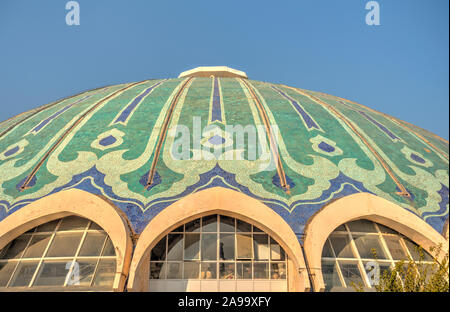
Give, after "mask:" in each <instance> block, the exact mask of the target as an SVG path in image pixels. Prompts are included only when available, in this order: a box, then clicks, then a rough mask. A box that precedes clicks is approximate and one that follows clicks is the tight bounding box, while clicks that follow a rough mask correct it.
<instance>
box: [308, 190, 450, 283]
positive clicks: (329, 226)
mask: <svg viewBox="0 0 450 312" xmlns="http://www.w3.org/2000/svg"><path fill="white" fill-rule="evenodd" d="M358 219H367V220H371V221H374V222H377V223H380V224H383V225H385V226H388V227H390V228H392V229H394V230H396V231H397V232H399V233H401V234H403V235H405V236H406V237H408V238H409V239H411V240H412V241H414V242H415V243H416V244H418V245H419V246H422V248H424V249H425V250H427V251H428V252H430V247H433V246H437V245H439V244H442V246H443V250H444V251H443V253H444V252H446V251H448V241H447V240H446V239H445V238H444V237H443V236H442V235H441V234H440V233H438V232H437V231H436V230H435V229H434V228H432V227H431V226H430V225H429V224H428V223H426V222H425V221H424V220H422V219H421V218H420V217H418V216H417V215H415V214H414V213H412V212H410V211H408V210H406V209H404V208H402V207H400V206H398V205H396V204H394V203H392V202H390V201H388V200H386V199H384V198H381V197H378V196H375V195H372V194H369V193H357V194H352V195H349V196H346V197H343V198H340V199H338V200H336V201H333V202H331V203H330V204H328V205H326V206H325V207H323V208H322V209H321V210H319V211H318V212H317V213H316V214H315V215H313V216H312V217H311V218H310V220H309V221H308V223H307V225H306V227H305V236H306V237H305V244H304V250H305V257H306V259H307V260H308V264H309V267H310V270H311V272H312V275H313V284H314V289H315V290H316V291H324V290H325V284H324V281H323V276H322V264H321V262H322V261H321V258H322V250H323V246H324V244H325V241H326V239H327V238H328V236H329V235H330V234H331V232H333V231H334V229H336V228H337V227H338V226H339V225H341V224H343V223H346V222H349V221H353V220H358ZM443 253H442V255H443Z"/></svg>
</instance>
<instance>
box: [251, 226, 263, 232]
mask: <svg viewBox="0 0 450 312" xmlns="http://www.w3.org/2000/svg"><path fill="white" fill-rule="evenodd" d="M253 232H261V233H263V230H261V229H260V228H257V227H256V226H253Z"/></svg>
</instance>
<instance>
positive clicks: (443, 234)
mask: <svg viewBox="0 0 450 312" xmlns="http://www.w3.org/2000/svg"><path fill="white" fill-rule="evenodd" d="M448 220H449V218H447V221H445V224H444V229H443V231H442V236H444V237H445V239H446V240H447V241H448Z"/></svg>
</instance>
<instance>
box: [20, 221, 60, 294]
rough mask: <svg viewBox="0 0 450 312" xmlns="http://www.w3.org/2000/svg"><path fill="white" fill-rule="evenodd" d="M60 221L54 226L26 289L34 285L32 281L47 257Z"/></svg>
mask: <svg viewBox="0 0 450 312" xmlns="http://www.w3.org/2000/svg"><path fill="white" fill-rule="evenodd" d="M62 220H63V219H61V220H59V222H58V224H57V225H56V227H55V229H54V230H53V234H52V236H51V237H50V239H49V242H48V244H47V246H46V247H45V250H44V252H43V254H42V257H41V260H39V263H38V265H37V267H36V271H35V272H34V274H33V277H32V278H31V280H30V283H29V284H28V287H31V286H32V285H33V284H34V280H35V279H36V276H37V274H38V272H39V270H40V268H41V265H42V262H43V261H44V258H45V256H46V255H47V252H48V250H49V249H50V246H51V244H52V243H53V240H54V239H55V235H56V232H57V231H58V230H59V226H60V225H61V223H62Z"/></svg>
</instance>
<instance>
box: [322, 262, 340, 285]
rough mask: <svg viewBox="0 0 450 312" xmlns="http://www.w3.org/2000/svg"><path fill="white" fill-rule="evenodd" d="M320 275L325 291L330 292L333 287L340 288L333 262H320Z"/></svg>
mask: <svg viewBox="0 0 450 312" xmlns="http://www.w3.org/2000/svg"><path fill="white" fill-rule="evenodd" d="M322 275H323V281H324V282H325V291H331V290H333V288H334V287H342V283H341V280H340V279H339V274H338V270H337V264H336V262H335V261H333V262H328V261H322Z"/></svg>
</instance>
